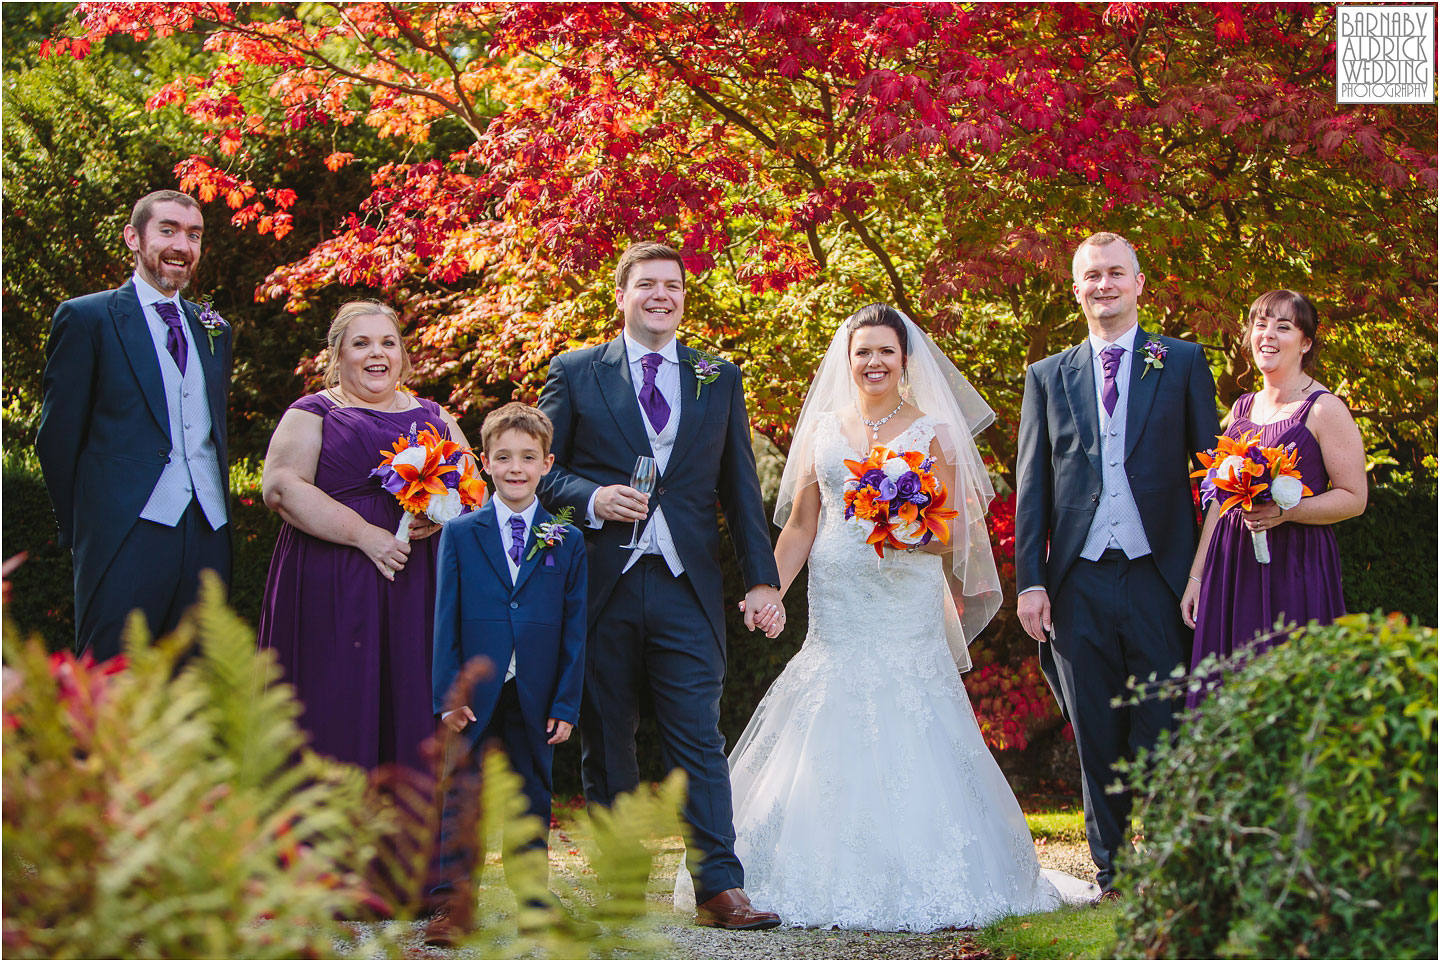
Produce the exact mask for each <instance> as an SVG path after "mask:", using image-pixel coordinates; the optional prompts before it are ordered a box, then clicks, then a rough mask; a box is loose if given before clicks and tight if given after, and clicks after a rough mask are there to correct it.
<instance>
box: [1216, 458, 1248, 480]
mask: <svg viewBox="0 0 1440 962" xmlns="http://www.w3.org/2000/svg"><path fill="white" fill-rule="evenodd" d="M1244 466H1245V459H1244V458H1242V457H1241V456H1240V455H1238V454H1232V455H1230V457H1228V458H1226V459H1225V460H1224V461H1221V462H1220V465H1219V467H1217V468H1216V469H1215V477H1217V478H1228V477H1232V476H1233V477H1234V478H1235V479H1236V480H1237V481H1238V480H1239V479H1240V469H1241V468H1242V467H1244Z"/></svg>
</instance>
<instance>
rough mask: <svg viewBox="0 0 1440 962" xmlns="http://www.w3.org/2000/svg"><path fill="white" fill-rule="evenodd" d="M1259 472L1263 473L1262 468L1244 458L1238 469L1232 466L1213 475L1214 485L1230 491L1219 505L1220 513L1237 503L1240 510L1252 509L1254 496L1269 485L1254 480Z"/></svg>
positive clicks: (1253, 507) (1253, 508)
mask: <svg viewBox="0 0 1440 962" xmlns="http://www.w3.org/2000/svg"><path fill="white" fill-rule="evenodd" d="M1261 474H1264V469H1263V468H1261V467H1260V466H1259V465H1258V464H1256V463H1255V462H1254V461H1251V460H1250V459H1249V458H1246V459H1245V462H1244V464H1242V465H1241V466H1240V470H1239V471H1236V470H1235V469H1234V468H1233V467H1232V468H1231V469H1230V470H1229V471H1226V472H1225V473H1224V474H1217V475H1215V487H1216V488H1218V489H1219V490H1221V491H1228V492H1230V497H1228V498H1226V499H1225V500H1224V501H1223V502H1222V503H1221V505H1220V513H1221V514H1224V513H1225V512H1226V511H1229V510H1230V509H1231V508H1233V507H1235V506H1236V505H1237V504H1238V505H1239V506H1240V509H1241V510H1242V511H1254V510H1255V498H1256V497H1258V496H1259V494H1260V492H1262V491H1264V490H1265V489H1266V488H1268V487H1270V485H1268V484H1266V483H1265V482H1263V481H1257V480H1256V478H1258V477H1259V476H1260V475H1261Z"/></svg>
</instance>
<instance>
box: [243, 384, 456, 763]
mask: <svg viewBox="0 0 1440 962" xmlns="http://www.w3.org/2000/svg"><path fill="white" fill-rule="evenodd" d="M290 407H291V408H292V409H295V410H299V411H306V412H308V413H311V414H318V415H320V416H321V417H322V418H323V419H324V425H323V428H322V430H323V432H324V434H323V438H322V440H321V443H320V461H319V463H318V464H317V465H316V468H315V486H316V487H318V488H319V489H320V490H322V491H324V492H325V493H326V494H328V495H329V496H330V497H332V498H334V499H335V500H336V501H338V502H340V503H341V504H343V505H345V506H347V507H349V508H352V509H354V510H355V512H356V513H357V514H359V515H360V516H361V517H362V518H364V519H365V520H366V521H368V522H370V523H371V524H374V525H378V526H379V527H381V528H384V529H386V530H388V531H394V530H395V528H396V527H397V526H398V525H399V523H400V506H399V504H397V503H396V501H395V496H394V495H392V494H389V493H387V492H386V491H385V490H384V489H382V488H381V487H380V482H379V481H377V480H376V479H375V478H372V477H370V471H371V470H372V469H374V468H375V466H376V465H378V464H379V463H380V459H381V457H382V454H383V453H384V452H389V451H390V450H391V445H393V444H394V442H395V439H396V438H398V437H399V436H400V435H402V434H405V433H406V432H408V431H409V430H410V426H411V425H412V424H415V425H416V426H417V427H420V428H424V427H425V425H426V423H427V422H428V423H430V424H433V425H434V426H435V428H436V429H437V430H438V431H439V432H440V434H441V435H442V436H444V437H449V429H448V428H447V427H446V424H445V421H444V419H443V418H442V417H441V414H440V407H439V405H437V404H435V403H434V402H432V401H427V400H424V399H421V400H420V406H419V407H416V408H411V409H410V410H408V411H373V410H370V409H368V408H358V407H340V406H338V405H336V404H335V403H334V402H332V401H331V400H330V399H329V398H328V397H326V396H325V395H323V394H311V395H307V396H306V397H303V398H301V399H300V400H298V401H296V402H295V403H294V404H292V405H290ZM439 541H440V539H439V538H438V537H431V538H426V539H424V540H421V541H412V542H411V544H410V557H409V560H408V561H407V562H406V563H405V567H404V568H403V569H401V570H400V572H399V573H397V574H396V575H395V580H394V581H393V582H391V581H387V580H386V579H385V578H384V577H383V576H382V575H381V574H380V571H379V569H377V568H376V567H375V565H374V563H373V562H371V560H370V559H369V558H368V557H366V555H365V554H364V552H362V551H360V549H358V548H351V547H347V546H345V545H339V544H335V543H333V542H330V541H324V540H322V539H320V538H316V537H313V536H311V535H308V534H306V533H305V532H303V531H301V530H299V529H298V528H294V527H292V526H291V525H289V524H286V525H284V526H283V527H282V528H281V531H280V537H279V539H277V540H276V542H275V553H274V555H273V556H272V557H271V559H270V573H269V575H268V576H267V577H266V579H265V599H264V603H263V605H262V607H261V611H260V625H259V643H260V645H261V646H268V647H270V648H274V649H275V653H276V655H277V656H278V658H279V660H280V664H281V665H282V666H283V667H284V669H285V680H286V681H288V682H290V683H291V684H292V685H294V686H295V691H296V693H297V694H298V695H299V697H300V701H301V702H302V704H303V705H304V713H303V714H302V715H301V716H300V724H301V726H302V727H303V728H305V729H306V730H307V731H309V732H310V744H311V747H313V748H314V749H315V750H316V751H318V752H320V753H322V754H325V755H329V756H331V757H333V758H337V759H339V760H341V761H345V762H353V763H355V764H358V765H363V766H365V767H366V768H375V767H376V766H378V765H382V764H385V763H388V762H399V763H401V764H404V765H407V766H409V767H411V768H414V769H417V770H422V771H423V770H428V769H427V768H426V766H425V765H424V763H423V761H422V756H421V753H420V745H421V742H423V741H424V740H425V739H426V738H428V737H429V736H431V735H432V734H434V732H435V720H434V715H433V714H432V713H431V695H430V653H431V648H432V637H431V636H432V631H433V628H434V623H435V553H436V549H437V547H438V545H439Z"/></svg>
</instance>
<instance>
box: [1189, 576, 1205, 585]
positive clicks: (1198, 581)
mask: <svg viewBox="0 0 1440 962" xmlns="http://www.w3.org/2000/svg"><path fill="white" fill-rule="evenodd" d="M1187 577H1189V579H1190V580H1191V581H1193V582H1195V583H1196V584H1197V585H1198V584H1203V582H1202V581H1201V580H1200V579H1199V578H1197V577H1195V576H1194V575H1188V576H1187Z"/></svg>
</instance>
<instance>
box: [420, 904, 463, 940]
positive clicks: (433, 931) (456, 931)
mask: <svg viewBox="0 0 1440 962" xmlns="http://www.w3.org/2000/svg"><path fill="white" fill-rule="evenodd" d="M467 934H468V933H467V932H466V931H465V929H464V928H462V927H461V926H460V925H458V924H456V922H455V920H454V919H453V918H451V917H450V915H449V913H447V912H443V911H442V912H436V913H435V915H434V917H433V918H431V919H430V922H429V923H428V924H427V925H426V926H425V944H426V945H429V946H433V947H434V948H437V949H453V948H455V947H456V946H457V945H459V944H460V943H461V942H462V941H463V940H464V938H465V936H466V935H467Z"/></svg>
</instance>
